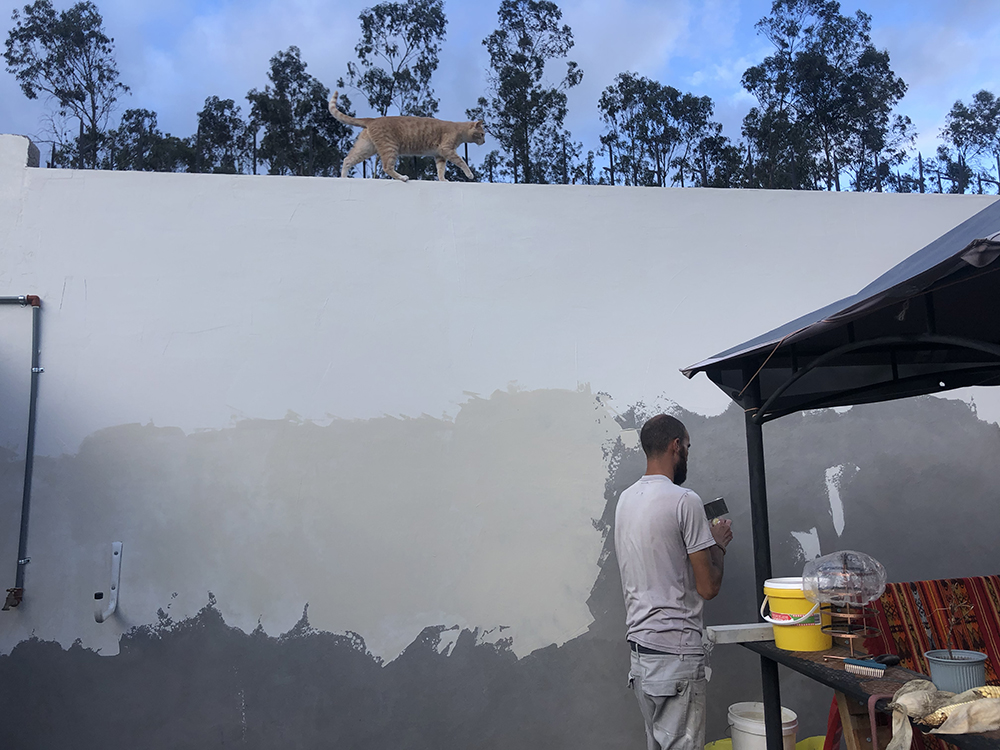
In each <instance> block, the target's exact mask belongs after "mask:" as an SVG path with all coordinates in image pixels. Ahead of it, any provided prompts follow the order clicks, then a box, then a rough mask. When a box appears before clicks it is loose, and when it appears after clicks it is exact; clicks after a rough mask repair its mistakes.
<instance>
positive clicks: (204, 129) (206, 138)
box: [191, 96, 253, 174]
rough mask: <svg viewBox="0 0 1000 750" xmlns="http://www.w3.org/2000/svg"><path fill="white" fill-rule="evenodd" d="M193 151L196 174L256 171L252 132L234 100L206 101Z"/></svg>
mask: <svg viewBox="0 0 1000 750" xmlns="http://www.w3.org/2000/svg"><path fill="white" fill-rule="evenodd" d="M191 149H192V165H191V169H192V171H193V172H214V173H217V174H242V173H245V172H249V171H251V170H252V169H253V164H252V161H253V131H252V129H251V128H250V126H248V125H247V123H246V122H244V120H243V118H242V117H241V116H240V107H239V105H237V104H236V102H235V101H233V100H232V99H220V98H219V97H217V96H210V97H208V98H207V99H205V106H204V107H203V108H202V110H201V111H200V112H199V113H198V130H197V131H196V133H195V135H194V137H193V138H191Z"/></svg>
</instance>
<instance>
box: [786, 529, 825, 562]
mask: <svg viewBox="0 0 1000 750" xmlns="http://www.w3.org/2000/svg"><path fill="white" fill-rule="evenodd" d="M792 536H793V537H795V541H797V542H798V543H799V556H800V559H801V560H802V562H808V561H809V560H815V559H816V558H817V557H819V556H820V555H822V554H823V552H822V550H821V549H820V546H819V531H818V530H817V529H816V527H815V526H813V527H812V528H811V529H810V530H809V531H793V532H792Z"/></svg>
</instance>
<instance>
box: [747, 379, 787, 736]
mask: <svg viewBox="0 0 1000 750" xmlns="http://www.w3.org/2000/svg"><path fill="white" fill-rule="evenodd" d="M752 374H753V373H752V372H751V373H750V375H751V376H752ZM748 391H749V394H748V395H749V399H748V402H747V403H746V405H745V408H746V407H749V408H746V412H745V420H746V430H747V466H748V467H749V470H750V527H751V532H752V534H753V561H754V579H755V581H756V584H757V596H759V597H762V596H763V595H764V582H765V581H766V580H767V579H768V578H770V577H771V531H770V526H769V523H768V517H767V481H766V478H765V475H764V431H763V427H762V425H760V424H758V423H756V422H755V421H754V415H755V414H756V412H757V409H759V408H760V383H759V381H758V380H757V379H756V378H753V379H752V381H751V383H750V386H749V388H748ZM760 681H761V688H762V693H763V697H764V730H765V732H766V734H767V750H782V745H783V742H782V734H781V688H780V686H779V684H778V663H777V662H776V661H774V660H772V659H768V658H767V657H765V656H761V657H760Z"/></svg>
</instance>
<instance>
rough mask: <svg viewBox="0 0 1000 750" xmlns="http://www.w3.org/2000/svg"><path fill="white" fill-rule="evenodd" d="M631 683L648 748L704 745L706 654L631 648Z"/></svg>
mask: <svg viewBox="0 0 1000 750" xmlns="http://www.w3.org/2000/svg"><path fill="white" fill-rule="evenodd" d="M629 685H630V686H631V688H632V690H633V691H635V697H636V698H637V699H638V701H639V710H640V711H641V712H642V718H643V721H644V722H645V723H646V746H647V748H648V750H703V749H704V747H705V689H706V686H707V680H706V679H705V657H704V656H703V655H701V654H695V655H692V654H639V653H636V652H635V651H633V652H632V668H631V670H630V671H629Z"/></svg>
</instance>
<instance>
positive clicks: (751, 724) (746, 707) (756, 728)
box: [729, 702, 799, 736]
mask: <svg viewBox="0 0 1000 750" xmlns="http://www.w3.org/2000/svg"><path fill="white" fill-rule="evenodd" d="M729 723H730V724H732V725H733V728H735V729H739V730H740V731H742V732H747V733H748V734H759V735H761V736H764V735H765V734H766V732H765V730H764V704H763V703H760V702H749V703H734V704H733V705H731V706H730V707H729ZM798 726H799V717H798V716H797V715H796V714H795V712H794V711H792V710H791V709H790V708H785V707H784V706H782V707H781V734H782V735H789V734H795V730H796V729H798Z"/></svg>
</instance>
